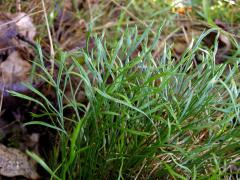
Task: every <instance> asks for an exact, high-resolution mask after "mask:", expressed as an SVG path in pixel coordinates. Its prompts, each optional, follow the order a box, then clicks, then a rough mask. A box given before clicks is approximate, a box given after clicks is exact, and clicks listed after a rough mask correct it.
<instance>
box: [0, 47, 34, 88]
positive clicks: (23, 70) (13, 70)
mask: <svg viewBox="0 0 240 180" xmlns="http://www.w3.org/2000/svg"><path fill="white" fill-rule="evenodd" d="M30 69H31V65H30V64H29V63H28V62H27V61H25V60H23V59H22V58H21V56H20V54H19V52H18V51H14V52H12V53H11V54H10V55H9V56H8V58H7V59H6V60H5V61H4V62H2V63H1V64H0V72H1V73H2V77H1V81H2V82H3V83H4V84H11V83H16V82H19V81H26V80H27V76H28V73H29V71H30Z"/></svg>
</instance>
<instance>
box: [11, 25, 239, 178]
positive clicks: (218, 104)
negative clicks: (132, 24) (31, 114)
mask: <svg viewBox="0 0 240 180" xmlns="http://www.w3.org/2000/svg"><path fill="white" fill-rule="evenodd" d="M150 28H151V27H149V28H147V29H146V30H145V32H144V33H142V35H138V34H139V33H138V30H137V28H129V29H126V31H125V33H124V34H123V35H122V37H121V38H120V39H119V40H118V41H115V42H116V43H115V44H114V46H113V47H112V48H111V49H110V50H109V48H108V43H106V42H104V40H103V36H102V37H100V38H99V37H95V43H96V45H95V48H94V50H93V51H92V52H91V53H88V52H87V51H85V50H84V49H80V50H79V51H78V52H76V54H68V53H66V52H62V53H60V58H59V60H58V61H57V63H58V67H59V69H58V74H57V79H56V80H54V79H53V78H52V76H51V74H49V73H48V72H47V70H46V68H45V67H44V65H43V64H41V63H39V64H36V65H37V66H39V67H41V68H42V69H43V72H44V75H42V77H43V78H44V79H45V80H46V82H47V83H49V85H50V86H52V88H53V89H54V91H55V93H56V95H57V99H56V101H57V103H56V104H57V105H54V104H52V102H51V101H50V100H48V98H47V97H45V96H44V94H42V93H41V92H40V91H38V90H37V89H35V88H33V87H31V86H30V85H28V86H27V87H28V88H29V89H30V90H31V91H32V92H34V93H35V94H36V95H37V96H38V97H39V99H33V98H31V97H27V96H25V95H21V94H18V93H15V92H12V94H13V95H15V96H19V97H21V98H24V99H27V100H30V101H33V102H35V103H36V104H38V105H39V107H41V108H42V110H43V114H44V115H45V116H46V117H48V118H50V119H51V120H52V123H51V124H48V123H46V122H40V121H38V119H37V118H38V116H37V115H35V119H36V120H35V121H33V122H29V123H27V124H26V125H30V124H31V125H33V124H35V125H43V126H47V127H49V128H53V129H54V130H56V131H58V135H59V141H60V142H58V143H56V147H54V148H53V152H52V153H53V155H52V156H51V158H52V159H51V158H50V159H46V162H43V160H42V158H40V157H37V156H36V155H35V154H32V153H29V154H30V155H31V156H32V157H33V158H34V159H35V160H37V162H39V163H40V165H42V166H43V167H44V168H45V169H46V170H47V171H48V172H49V173H50V175H51V176H52V178H53V179H56V178H57V179H58V178H60V179H130V178H136V179H137V178H140V179H141V178H142V179H148V178H152V179H156V178H160V179H161V178H162V177H168V178H169V177H172V178H174V179H190V178H193V179H196V178H197V179H206V178H207V177H211V178H212V179H222V178H223V177H227V176H230V175H231V174H238V173H239V172H237V171H235V172H234V171H232V170H231V167H232V166H237V164H236V161H234V160H235V159H236V158H237V157H239V153H240V152H239V151H240V150H239V149H240V148H239V140H240V127H239V120H240V119H239V111H240V106H239V83H238V82H237V81H238V80H239V79H237V74H239V69H238V62H235V64H233V65H231V66H229V65H227V64H215V62H214V58H213V54H214V52H211V51H209V50H207V51H202V49H201V48H202V47H200V46H201V40H202V39H203V38H204V37H205V36H206V35H207V34H208V33H210V32H211V31H213V30H210V31H208V32H206V33H203V34H202V35H201V36H200V37H199V39H198V40H197V41H196V42H195V45H194V46H193V47H192V48H191V49H188V50H187V51H186V52H185V54H184V55H183V56H182V58H181V60H180V61H179V62H177V61H176V60H175V59H173V58H172V56H171V51H170V50H169V49H168V48H165V49H164V52H163V54H162V56H161V57H160V58H155V57H153V55H152V50H153V49H154V48H155V45H156V43H153V45H152V46H151V45H150V46H149V45H148V44H149V41H148V36H149V33H150ZM160 32H161V28H160V30H159V33H158V35H156V37H155V39H154V40H153V42H155V41H156V40H158V38H159V35H160ZM139 45H141V49H142V50H141V51H139V52H138V55H137V56H135V57H133V56H132V54H133V53H134V52H136V50H137V48H138V47H139ZM111 46H112V45H111ZM215 48H217V44H216V45H215ZM39 53H41V51H39ZM197 54H198V55H201V56H200V57H201V63H199V64H197V65H196V64H194V60H195V57H196V55H197ZM79 56H80V57H84V65H83V64H82V63H80V62H79V61H78V57H79ZM70 59H71V60H72V62H73V63H72V64H71V65H67V61H69V60H70ZM83 66H86V67H87V68H84V67H83ZM90 75H91V76H93V79H91V78H90ZM72 78H79V85H78V86H77V88H76V87H74V86H71V81H72ZM110 81H111V82H110ZM68 84H70V86H71V88H70V89H71V95H70V96H66V94H65V91H66V86H67V85H68ZM79 87H83V88H84V92H85V94H86V97H87V100H88V101H87V102H88V103H81V102H78V101H77V99H76V94H77V93H78V92H79ZM64 102H65V103H64ZM66 102H67V103H66ZM66 110H68V111H69V110H71V112H72V114H68V115H66V114H65V113H64V112H65V111H66ZM47 164H48V165H47ZM238 166H239V165H238Z"/></svg>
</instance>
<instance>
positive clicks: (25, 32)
mask: <svg viewBox="0 0 240 180" xmlns="http://www.w3.org/2000/svg"><path fill="white" fill-rule="evenodd" d="M14 20H15V21H16V26H17V28H18V32H19V33H20V34H21V35H22V36H25V37H27V38H28V39H29V40H31V41H33V40H34V37H35V36H36V34H37V31H36V27H35V26H34V24H33V22H32V18H30V17H29V16H28V15H27V14H26V13H17V14H16V17H15V18H14Z"/></svg>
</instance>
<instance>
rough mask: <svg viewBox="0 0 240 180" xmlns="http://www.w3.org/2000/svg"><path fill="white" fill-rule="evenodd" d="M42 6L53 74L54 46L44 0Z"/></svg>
mask: <svg viewBox="0 0 240 180" xmlns="http://www.w3.org/2000/svg"><path fill="white" fill-rule="evenodd" d="M42 6H43V12H44V17H45V21H46V26H47V32H48V38H49V43H50V62H51V74H52V75H53V73H54V56H55V52H54V48H53V40H52V36H51V31H50V27H49V23H48V17H47V11H46V7H45V3H44V0H42Z"/></svg>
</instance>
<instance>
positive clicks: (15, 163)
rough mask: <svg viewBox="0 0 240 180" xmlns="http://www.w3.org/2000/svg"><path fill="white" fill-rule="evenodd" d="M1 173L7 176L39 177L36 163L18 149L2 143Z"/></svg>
mask: <svg viewBox="0 0 240 180" xmlns="http://www.w3.org/2000/svg"><path fill="white" fill-rule="evenodd" d="M0 174H1V175H3V176H7V177H14V176H24V177H26V178H29V179H38V178H39V175H38V173H37V172H36V163H35V162H34V161H33V160H31V159H29V158H28V156H27V155H26V154H24V153H23V152H21V151H20V150H18V149H14V148H7V147H6V146H4V145H2V144H0Z"/></svg>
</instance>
